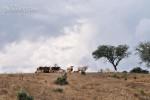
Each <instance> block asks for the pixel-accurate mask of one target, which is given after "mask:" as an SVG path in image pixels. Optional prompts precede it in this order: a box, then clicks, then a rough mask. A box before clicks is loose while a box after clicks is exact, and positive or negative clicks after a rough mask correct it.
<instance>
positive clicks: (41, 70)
mask: <svg viewBox="0 0 150 100" xmlns="http://www.w3.org/2000/svg"><path fill="white" fill-rule="evenodd" d="M87 69H88V66H80V67H78V68H77V70H76V71H75V70H74V66H69V67H67V69H66V70H64V69H62V68H61V67H59V66H58V65H54V66H44V67H43V66H40V67H38V68H37V70H36V72H35V73H73V72H74V73H85V72H86V70H87Z"/></svg>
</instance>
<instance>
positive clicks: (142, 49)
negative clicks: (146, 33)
mask: <svg viewBox="0 0 150 100" xmlns="http://www.w3.org/2000/svg"><path fill="white" fill-rule="evenodd" d="M136 50H137V52H138V54H139V56H140V58H141V61H142V62H143V63H145V64H146V66H147V67H150V42H145V43H140V44H139V45H138V46H137V48H136Z"/></svg>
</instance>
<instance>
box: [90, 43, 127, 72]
mask: <svg viewBox="0 0 150 100" xmlns="http://www.w3.org/2000/svg"><path fill="white" fill-rule="evenodd" d="M128 48H129V47H128V46H127V45H118V46H116V47H115V46H111V45H100V46H99V47H98V48H97V50H95V51H94V52H93V53H92V55H93V57H94V58H95V59H96V60H98V59H100V58H105V59H106V60H107V61H108V62H109V63H111V64H112V65H113V67H114V69H115V70H116V71H117V66H118V64H119V62H120V61H121V60H122V59H123V58H125V57H128V55H129V52H128Z"/></svg>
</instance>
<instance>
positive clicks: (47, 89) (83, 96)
mask: <svg viewBox="0 0 150 100" xmlns="http://www.w3.org/2000/svg"><path fill="white" fill-rule="evenodd" d="M58 76H61V74H58V73H47V74H44V73H43V74H38V75H36V74H1V75H0V100H17V93H18V91H20V90H21V89H23V90H25V91H27V92H28V93H29V94H30V95H32V96H33V97H34V100H150V75H149V74H125V73H87V74H86V75H81V74H78V73H73V74H69V75H67V76H68V82H69V84H68V85H66V86H59V85H56V84H55V83H54V81H55V80H56V79H57V77H58ZM57 90H58V91H57ZM59 90H61V91H59Z"/></svg>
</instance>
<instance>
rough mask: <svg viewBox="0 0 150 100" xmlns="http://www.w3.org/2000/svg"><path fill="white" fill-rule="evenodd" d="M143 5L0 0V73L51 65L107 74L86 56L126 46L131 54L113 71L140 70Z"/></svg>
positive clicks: (144, 1)
mask: <svg viewBox="0 0 150 100" xmlns="http://www.w3.org/2000/svg"><path fill="white" fill-rule="evenodd" d="M149 5H150V0H38V1H37V0H0V73H16V72H27V73H28V72H34V71H35V70H36V68H37V67H38V66H50V65H54V64H58V65H60V66H61V67H62V68H64V69H66V67H67V66H70V65H73V66H75V68H77V67H78V66H81V65H88V66H89V68H88V71H98V70H100V69H101V68H104V69H105V68H110V69H112V70H113V67H112V65H111V64H109V63H107V62H105V61H104V60H98V61H95V60H94V59H93V57H92V52H93V51H94V50H96V49H97V47H98V46H99V45H103V44H104V45H115V46H117V45H119V44H127V45H129V46H130V49H129V51H132V52H133V53H132V54H131V55H130V57H128V58H126V59H124V60H122V61H121V62H120V64H119V66H118V70H119V71H123V70H130V69H132V68H133V67H136V66H142V67H144V66H143V65H140V64H139V62H140V59H139V58H138V56H137V55H136V54H135V47H136V46H137V45H138V44H139V43H140V42H145V41H149V40H150V28H149V27H150V9H149Z"/></svg>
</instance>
